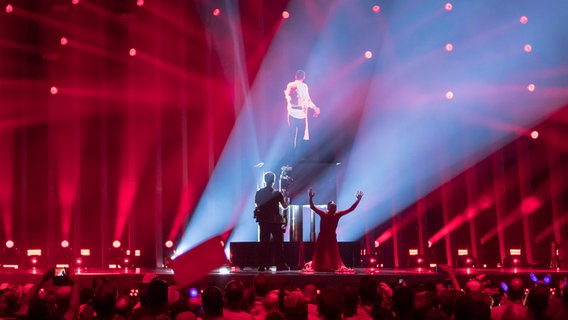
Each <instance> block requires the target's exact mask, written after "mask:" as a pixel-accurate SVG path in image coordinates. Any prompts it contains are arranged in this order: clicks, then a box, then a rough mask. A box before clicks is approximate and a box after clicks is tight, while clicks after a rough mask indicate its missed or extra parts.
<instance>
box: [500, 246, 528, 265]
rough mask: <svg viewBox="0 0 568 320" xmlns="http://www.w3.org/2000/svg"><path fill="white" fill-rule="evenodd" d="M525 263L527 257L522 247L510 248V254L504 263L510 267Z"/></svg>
mask: <svg viewBox="0 0 568 320" xmlns="http://www.w3.org/2000/svg"><path fill="white" fill-rule="evenodd" d="M525 264H526V263H525V259H524V257H523V256H522V251H521V249H509V254H508V255H507V256H506V257H505V259H504V261H503V265H504V266H505V267H508V268H513V267H515V268H516V267H522V266H524V265H525Z"/></svg>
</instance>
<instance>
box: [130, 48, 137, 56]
mask: <svg viewBox="0 0 568 320" xmlns="http://www.w3.org/2000/svg"><path fill="white" fill-rule="evenodd" d="M128 54H129V55H130V56H131V57H134V56H135V55H136V49H134V48H131V49H130V51H128Z"/></svg>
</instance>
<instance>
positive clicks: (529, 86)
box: [527, 83, 536, 92]
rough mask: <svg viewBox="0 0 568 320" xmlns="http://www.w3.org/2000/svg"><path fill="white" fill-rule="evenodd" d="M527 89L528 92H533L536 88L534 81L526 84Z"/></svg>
mask: <svg viewBox="0 0 568 320" xmlns="http://www.w3.org/2000/svg"><path fill="white" fill-rule="evenodd" d="M527 90H529V91H530V92H534V91H535V90H536V86H535V85H534V83H531V84H529V85H528V86H527Z"/></svg>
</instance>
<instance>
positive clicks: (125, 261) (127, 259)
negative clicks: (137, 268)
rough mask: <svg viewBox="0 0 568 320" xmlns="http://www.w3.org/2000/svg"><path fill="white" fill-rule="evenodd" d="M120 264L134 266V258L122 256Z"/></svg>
mask: <svg viewBox="0 0 568 320" xmlns="http://www.w3.org/2000/svg"><path fill="white" fill-rule="evenodd" d="M120 266H121V267H123V268H130V267H132V266H133V264H132V259H130V257H129V256H125V257H122V259H121V261H120Z"/></svg>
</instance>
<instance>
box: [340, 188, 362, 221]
mask: <svg viewBox="0 0 568 320" xmlns="http://www.w3.org/2000/svg"><path fill="white" fill-rule="evenodd" d="M355 197H356V198H357V200H355V202H353V204H352V205H351V207H349V209H347V210H343V211H339V212H337V214H338V215H341V216H344V215H346V214H348V213H350V212H351V211H353V210H355V208H357V206H358V205H359V202H360V201H361V198H363V191H357V194H356V195H355Z"/></svg>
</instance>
